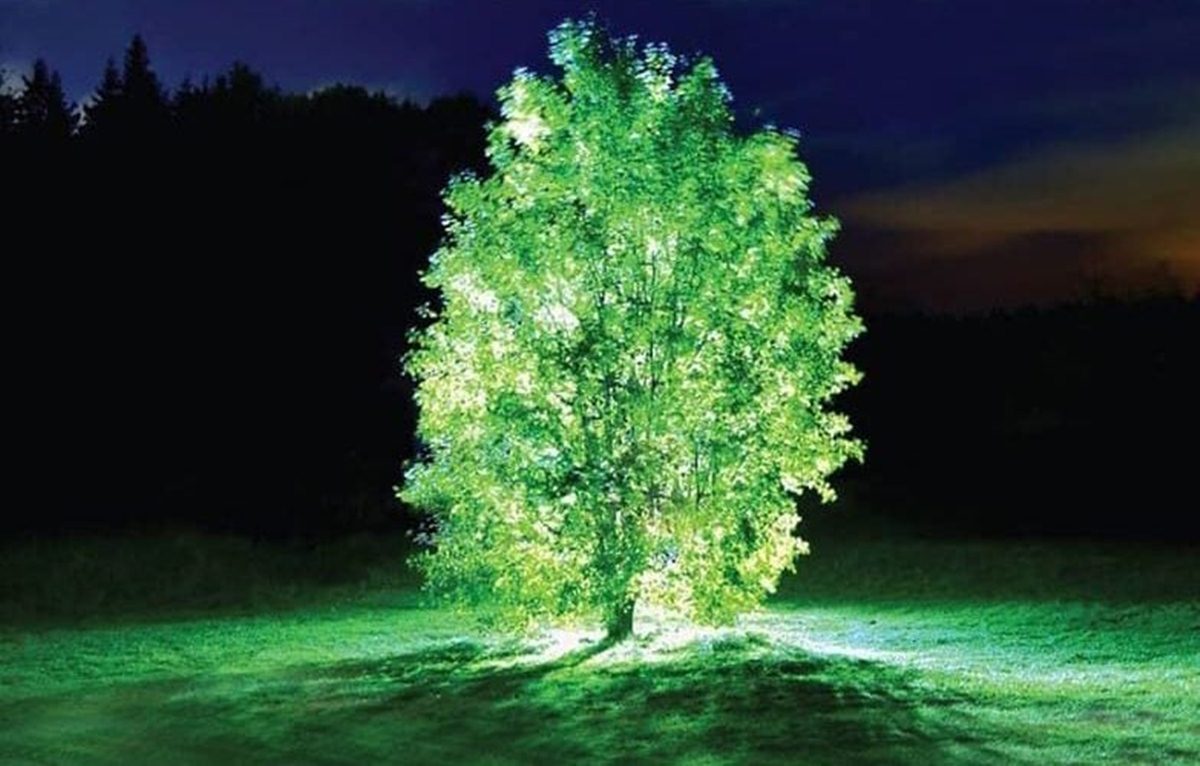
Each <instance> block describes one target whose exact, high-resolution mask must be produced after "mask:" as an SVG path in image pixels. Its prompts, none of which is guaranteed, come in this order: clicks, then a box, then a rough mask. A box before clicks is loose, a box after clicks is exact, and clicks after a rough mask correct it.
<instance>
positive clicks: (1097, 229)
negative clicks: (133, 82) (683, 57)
mask: <svg viewBox="0 0 1200 766" xmlns="http://www.w3.org/2000/svg"><path fill="white" fill-rule="evenodd" d="M589 10H595V11H596V12H597V13H598V14H599V15H600V16H601V18H603V19H605V20H607V21H608V22H609V24H610V26H611V27H612V28H613V29H614V31H617V32H620V33H637V34H638V35H639V36H640V37H641V38H643V39H645V40H650V41H662V42H666V43H668V44H670V45H671V47H672V48H673V49H675V50H676V51H677V52H681V53H688V52H694V51H702V52H704V53H707V54H709V55H711V56H713V58H714V59H715V60H716V63H717V65H718V67H719V68H720V70H721V71H722V73H723V75H724V77H725V80H726V82H727V84H728V85H729V86H730V88H731V89H732V91H733V93H734V97H735V107H736V108H737V110H738V112H739V115H740V116H741V117H743V118H744V122H745V123H746V124H751V125H752V124H755V123H761V122H772V123H775V124H777V125H780V126H782V127H794V128H798V129H799V130H800V131H801V132H802V134H803V135H804V136H805V140H804V144H803V152H804V155H805V159H806V160H807V161H808V163H809V165H810V167H811V169H812V170H813V172H814V175H815V176H816V179H817V181H816V187H815V197H816V201H817V203H818V206H819V208H820V209H821V210H822V211H824V212H827V213H832V214H834V215H836V216H838V217H839V218H841V219H842V221H843V225H844V233H843V235H842V237H841V238H840V240H839V241H838V243H837V245H836V246H835V257H836V258H837V260H838V261H839V262H841V263H843V264H844V265H845V266H846V268H847V269H848V270H849V271H850V272H851V273H852V274H855V275H856V276H862V277H863V280H862V281H863V284H864V286H865V287H866V288H867V289H869V290H871V291H872V293H873V294H874V295H873V297H874V298H875V299H876V300H880V301H886V302H888V303H891V304H897V305H904V306H921V307H932V308H943V309H944V308H950V309H973V308H986V307H991V306H996V305H1011V304H1019V303H1024V302H1030V301H1035V302H1036V301H1054V300H1058V299H1062V298H1068V297H1072V296H1079V295H1082V294H1086V293H1087V292H1088V291H1091V290H1094V289H1097V288H1099V289H1118V290H1120V289H1131V288H1141V287H1144V286H1152V285H1157V284H1161V283H1163V282H1165V281H1172V282H1175V283H1177V284H1182V285H1183V286H1184V287H1185V288H1186V289H1188V290H1189V291H1193V292H1194V291H1196V290H1198V289H1200V223H1198V221H1200V2H1195V1H1194V0H1185V1H1180V2H1171V1H1170V0H1119V1H1118V0H1090V1H1085V0H1007V1H1006V2H984V1H983V0H877V1H875V2H867V1H859V0H808V1H792V2H784V1H783V0H691V1H690V2H682V1H673V0H655V1H654V2H632V1H630V2H590V3H589V2H565V1H556V0H536V1H530V2H519V1H517V0H509V1H507V2H500V1H499V0H486V1H485V0H273V1H272V2H259V1H255V0H169V1H168V0H156V1H154V2H151V1H150V0H141V1H139V0H0V65H2V66H4V67H5V68H7V69H9V70H10V71H20V70H22V69H23V68H25V67H27V66H28V64H29V62H30V61H31V60H32V59H33V58H35V57H38V56H42V57H45V58H46V59H48V60H49V61H50V63H51V65H52V66H54V67H56V68H58V69H59V70H61V72H62V74H63V76H64V79H65V82H66V84H67V87H68V89H69V91H70V93H71V94H72V96H73V97H75V98H78V99H82V98H84V97H86V94H87V93H88V91H89V90H90V89H91V88H92V87H93V86H94V84H95V83H96V81H97V80H98V79H99V76H100V72H101V69H102V67H103V64H104V60H105V58H106V57H108V56H110V55H114V56H119V55H120V52H121V51H122V50H123V48H124V47H125V45H126V44H127V43H128V40H129V38H130V36H131V35H132V34H133V33H134V32H141V33H142V34H143V35H144V36H145V38H146V40H147V42H148V44H149V46H150V51H151V56H152V59H153V61H154V63H155V66H156V68H157V70H158V71H159V73H160V75H162V77H163V79H164V80H165V81H166V82H167V83H168V84H170V85H175V84H177V83H178V82H179V81H180V80H181V79H182V78H183V77H184V76H185V75H189V74H190V75H191V76H193V77H194V78H197V79H199V78H200V77H202V76H203V75H204V74H206V73H214V72H217V71H219V70H220V69H222V68H224V67H226V66H227V65H228V64H229V63H230V62H231V61H232V60H234V59H241V60H244V61H247V62H248V63H250V64H251V65H252V66H254V67H255V68H257V69H259V70H260V71H262V72H263V73H264V74H265V75H266V77H267V79H268V80H271V81H275V82H278V83H279V84H280V85H281V86H283V87H284V88H286V89H290V90H308V89H310V88H313V87H317V86H320V85H324V84H330V83H333V82H336V81H342V82H353V83H359V84H364V85H368V86H370V87H373V88H383V89H386V90H388V91H390V92H392V93H394V94H396V95H398V96H410V97H413V98H417V99H427V98H429V97H430V96H432V95H436V94H441V93H449V92H454V91H459V90H469V91H473V92H475V93H477V94H481V95H488V94H491V93H492V92H493V91H494V90H495V88H496V87H497V86H498V85H500V84H501V83H502V82H503V81H504V80H505V79H506V78H507V77H508V76H509V75H510V74H511V72H512V70H513V68H515V67H517V66H522V65H524V66H529V67H531V68H534V69H539V70H546V69H547V68H548V62H547V61H546V58H545V47H546V46H545V33H546V31H547V30H548V29H549V28H551V27H552V26H553V25H554V24H555V23H557V22H558V21H559V20H561V19H562V18H564V17H568V16H574V17H578V16H582V15H583V14H585V13H586V12H588V11H589Z"/></svg>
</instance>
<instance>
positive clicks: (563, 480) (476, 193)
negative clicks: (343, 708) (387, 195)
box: [401, 22, 862, 639]
mask: <svg viewBox="0 0 1200 766" xmlns="http://www.w3.org/2000/svg"><path fill="white" fill-rule="evenodd" d="M550 55H551V59H552V60H553V61H554V63H555V64H557V65H558V66H559V67H560V68H561V70H562V76H561V78H560V79H554V78H549V77H542V76H537V75H534V74H532V73H529V72H527V71H524V70H518V71H517V72H516V74H515V76H514V78H513V80H512V82H511V83H509V84H508V85H507V86H505V87H504V88H502V89H501V90H500V92H499V96H500V100H501V104H502V115H503V119H502V120H501V121H500V122H499V123H498V124H496V125H493V126H491V128H490V135H489V148H488V156H489V158H490V161H491V164H492V167H493V169H494V172H493V173H492V175H491V176H490V177H488V178H487V179H481V178H477V177H474V176H471V175H465V176H461V177H458V178H456V179H454V180H453V181H452V182H451V183H450V185H449V187H448V188H447V190H446V193H445V198H446V203H447V206H448V210H449V213H448V214H447V216H446V219H445V227H446V232H445V239H444V242H443V245H442V247H441V248H440V249H439V250H438V251H437V252H436V253H435V254H434V256H433V257H432V259H431V263H430V267H429V269H428V271H427V272H426V273H425V275H424V281H425V283H426V284H427V285H428V286H430V287H431V288H434V289H436V290H438V291H440V294H441V297H442V305H441V307H440V308H439V309H437V310H433V309H431V310H430V312H431V314H432V317H433V321H432V322H431V324H430V325H429V326H428V327H427V328H426V329H424V330H422V331H420V332H418V333H415V335H414V338H413V340H414V349H413V351H412V352H411V353H410V355H409V357H408V359H407V369H408V371H409V373H410V374H411V375H412V376H413V377H414V378H415V379H416V381H417V382H418V389H417V402H418V404H419V406H420V422H419V427H418V433H419V436H420V438H421V439H422V441H423V443H424V444H425V445H426V447H427V454H426V455H425V456H424V459H423V460H422V461H420V462H418V463H417V464H415V465H413V466H411V467H410V468H409V471H408V475H407V481H406V486H405V488H404V490H403V491H402V492H401V497H402V498H403V499H404V500H405V501H407V502H408V503H410V504H412V505H414V506H416V507H419V508H422V509H425V510H426V511H427V512H429V514H430V516H431V517H432V529H433V532H432V543H433V545H432V548H431V549H430V550H428V551H426V552H424V553H423V554H421V555H420V556H419V557H418V565H419V566H420V567H421V568H422V570H423V571H424V573H425V574H426V577H427V582H428V585H429V586H430V587H431V588H433V589H434V590H435V591H437V592H441V593H444V594H447V595H449V596H451V597H453V598H455V599H456V600H459V601H466V602H469V603H483V604H487V605H490V606H493V607H496V608H497V609H496V611H497V612H498V613H499V615H500V616H501V617H502V618H506V619H508V620H510V621H513V622H517V623H528V622H541V621H545V620H548V619H553V618H557V617H580V616H592V617H597V618H600V619H603V621H604V622H605V624H606V626H607V628H608V631H609V636H610V637H611V638H613V639H619V638H622V637H623V636H625V635H627V634H628V633H629V632H630V630H631V629H632V620H633V610H634V605H635V603H647V604H655V605H658V606H661V607H665V608H668V609H671V610H674V611H677V612H682V613H683V614H686V615H688V616H690V617H691V618H693V619H696V620H698V621H701V622H710V623H712V622H721V621H727V620H728V619H730V618H732V616H734V615H735V614H737V613H739V612H742V611H745V610H747V609H750V608H752V607H754V606H755V605H757V604H758V603H759V602H761V600H762V599H763V598H764V596H765V595H766V594H767V593H769V592H771V591H772V590H773V589H774V587H775V585H776V582H777V580H778V578H779V576H780V574H781V573H782V572H783V571H784V570H788V569H790V568H791V567H792V566H793V565H794V559H795V557H796V555H797V554H800V553H804V552H805V551H806V549H807V546H806V544H805V543H804V542H803V541H802V540H801V539H800V538H798V537H797V536H796V534H795V533H796V527H797V524H798V523H799V521H800V518H799V516H798V515H797V512H796V498H797V497H798V496H799V495H801V494H803V493H807V492H813V493H815V494H816V495H817V496H818V497H820V498H821V499H822V500H825V501H828V500H831V499H833V497H834V491H833V489H832V488H831V487H830V485H829V483H828V480H827V479H828V477H829V475H830V474H831V473H832V472H833V471H835V470H836V469H837V468H839V467H840V466H842V465H843V464H844V463H845V462H846V461H847V460H848V459H851V458H859V457H860V456H861V454H862V445H861V443H860V442H858V441H856V440H854V439H852V438H850V436H849V431H850V424H849V422H848V420H847V419H846V418H845V417H844V416H843V415H841V414H838V413H835V412H832V411H830V410H829V409H828V406H829V402H830V398H831V397H833V396H834V395H835V394H836V393H838V392H839V391H841V390H842V389H844V388H846V387H847V386H849V385H851V384H853V383H854V382H856V381H857V380H858V377H859V374H858V372H857V371H856V370H855V369H854V368H853V367H852V366H851V365H850V364H849V363H847V362H846V361H844V360H843V359H842V358H841V353H842V350H843V348H844V346H845V345H846V344H847V342H848V341H850V340H851V339H852V338H853V337H854V336H855V335H857V334H858V333H859V332H860V331H861V329H862V325H861V323H860V321H859V319H858V318H857V317H856V316H855V315H854V314H853V313H852V301H853V294H852V292H851V287H850V283H849V281H848V280H847V279H846V278H845V277H843V276H841V275H839V273H838V272H837V271H836V270H835V269H833V268H832V267H830V266H829V265H827V264H826V263H825V251H826V243H827V242H828V241H829V239H830V237H831V236H832V235H833V233H834V231H835V229H836V222H834V221H832V220H831V219H828V218H818V217H815V216H814V215H813V214H812V211H811V204H810V203H809V201H808V199H807V196H806V189H807V186H808V182H809V176H808V173H807V171H806V169H805V167H804V166H803V165H802V164H801V163H800V162H799V161H798V160H797V159H796V152H795V150H796V140H795V138H794V137H792V136H790V135H788V134H785V133H780V132H778V131H775V130H770V129H768V130H763V131H760V132H758V133H755V134H754V135H750V136H739V135H736V134H735V133H734V132H733V129H732V122H733V120H732V115H731V112H730V109H729V100H730V97H729V94H728V91H727V90H726V89H725V87H724V85H723V84H722V83H721V81H720V80H719V79H718V76H717V72H716V69H715V67H714V65H713V63H712V62H711V61H710V60H708V59H700V60H698V61H696V62H694V63H692V64H690V65H687V64H686V62H680V61H678V60H677V59H676V58H675V57H674V56H672V55H671V53H670V52H669V51H668V50H667V49H666V48H665V47H662V46H658V45H649V46H646V47H644V48H642V49H640V50H639V48H638V47H637V46H636V44H635V42H634V40H633V39H632V38H625V39H614V38H611V37H609V36H607V35H606V34H604V33H603V32H602V31H601V30H600V29H598V28H597V27H596V26H595V25H594V24H592V23H575V22H566V23H564V24H562V25H561V26H559V27H558V28H557V29H556V30H554V31H553V32H552V33H551V35H550Z"/></svg>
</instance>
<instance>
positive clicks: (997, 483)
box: [0, 39, 1200, 537]
mask: <svg viewBox="0 0 1200 766" xmlns="http://www.w3.org/2000/svg"><path fill="white" fill-rule="evenodd" d="M22 85H23V87H21V88H17V89H16V90H15V91H13V92H8V93H5V94H3V95H2V96H0V168H2V172H3V178H4V180H5V183H4V185H3V187H4V194H5V200H4V204H3V205H0V222H2V223H3V228H2V231H3V234H2V237H3V240H2V241H3V245H2V252H3V254H4V256H5V257H4V263H5V267H6V269H7V270H8V278H7V279H6V285H7V292H8V295H9V300H8V305H9V306H10V310H9V312H8V326H9V337H10V338H11V341H10V342H11V345H12V350H11V352H10V353H9V354H6V357H7V359H6V361H7V362H8V364H6V365H5V366H6V369H7V377H8V378H9V380H10V383H11V384H12V385H11V389H10V390H11V391H12V392H13V393H12V394H10V399H9V404H10V409H9V413H8V414H9V422H10V423H11V424H12V425H13V427H12V428H11V429H9V431H8V432H9V434H10V440H9V443H10V444H11V445H12V447H13V448H14V451H15V453H16V454H17V455H18V457H17V462H16V464H15V466H12V467H11V468H12V470H13V475H14V476H15V477H16V482H17V483H16V486H14V487H13V488H12V490H11V492H10V493H9V498H10V500H9V502H8V503H7V505H9V510H8V512H7V513H6V514H5V515H4V517H5V522H4V523H5V525H6V526H7V528H8V530H9V531H10V532H13V533H18V532H28V531H37V532H50V531H79V530H86V529H93V528H106V529H108V528H114V527H116V528H121V527H126V526H130V525H133V526H144V525H147V524H151V525H153V524H159V523H184V524H192V525H198V526H201V527H206V528H215V529H233V530H238V531H245V532H251V533H254V534H260V535H291V534H306V535H308V534H330V533H334V532H340V531H350V530H364V529H383V528H398V527H404V526H405V525H407V524H409V523H411V520H410V519H409V517H407V516H406V514H405V512H404V510H403V509H402V508H400V507H399V506H398V504H397V502H396V501H395V500H394V499H393V497H392V486H393V485H394V484H396V483H397V482H398V481H399V478H400V472H401V464H402V461H403V460H404V459H405V458H407V457H408V456H410V455H411V454H412V452H413V449H414V447H415V444H414V439H413V435H412V431H413V420H414V409H413V406H412V403H411V396H410V394H411V390H410V387H409V385H408V383H407V381H406V380H404V378H403V377H402V376H401V374H400V371H399V365H398V359H399V356H400V355H401V353H402V352H403V350H404V346H405V337H406V331H407V329H408V328H409V327H410V326H411V325H412V323H413V322H414V321H415V320H416V316H415V313H414V309H415V307H416V306H417V305H418V304H420V303H421V302H423V301H424V300H426V299H427V298H428V296H426V295H424V294H423V291H422V288H421V287H420V285H419V283H418V282H417V280H416V274H417V272H418V270H419V269H421V268H422V267H423V265H424V264H425V263H426V259H427V257H428V255H429V253H430V252H432V251H433V249H434V248H435V247H436V243H437V239H438V235H439V219H440V215H441V212H442V211H441V202H440V197H439V191H440V189H441V188H442V186H443V185H444V184H445V182H446V180H447V179H448V178H449V177H450V175H451V174H453V173H454V172H456V171H460V170H463V169H467V168H473V169H475V170H477V171H479V172H484V171H485V162H484V155H483V149H484V124H485V122H486V121H487V120H488V119H490V118H491V117H492V116H493V115H492V112H491V107H490V106H489V105H488V104H486V103H484V102H481V101H479V100H477V99H475V98H473V97H471V96H455V97H449V98H440V99H436V100H434V101H432V102H430V103H429V104H428V105H425V106H420V105H417V104H413V103H409V102H399V101H397V100H395V99H393V98H390V97H388V96H386V95H384V94H381V93H372V92H368V91H367V90H365V89H363V88H360V87H355V86H333V87H328V88H324V89H321V90H318V91H315V92H313V93H309V94H292V93H284V92H281V91H280V90H279V89H278V88H276V87H272V86H270V85H268V84H267V82H266V81H265V80H264V79H263V77H262V76H261V75H260V74H258V73H257V72H255V71H253V70H252V69H251V68H249V67H248V66H246V65H244V64H234V65H233V66H232V67H230V69H229V70H228V71H226V72H223V73H221V74H220V75H217V76H215V77H212V78H211V79H205V80H203V81H200V82H184V83H181V84H179V85H178V86H177V87H175V88H173V89H168V88H167V87H166V86H165V85H164V84H163V83H162V82H160V81H159V79H158V78H157V77H156V76H155V74H154V70H153V67H152V66H151V62H150V57H149V54H148V52H147V51H146V47H145V45H144V44H143V43H142V41H141V40H140V39H135V40H134V41H133V43H132V44H131V45H130V47H129V48H128V50H127V51H126V52H125V55H124V57H123V59H122V60H120V61H113V62H110V63H109V65H108V66H107V67H106V69H105V70H104V72H103V73H102V74H101V75H100V77H99V79H98V81H97V86H96V89H95V92H94V93H93V94H92V96H91V97H90V98H89V99H88V100H87V103H86V104H85V105H84V106H83V107H82V109H78V110H77V109H75V107H74V105H72V104H70V103H68V101H67V99H66V97H65V95H64V93H63V90H62V86H61V82H60V80H59V78H58V76H57V74H56V73H55V72H54V71H53V70H52V68H51V67H50V66H48V65H46V64H45V63H43V62H38V63H37V64H36V65H35V66H34V68H33V70H32V71H31V72H30V73H28V74H27V75H26V76H25V77H24V80H23V83H22ZM835 254H836V247H835ZM867 287H869V286H867ZM867 292H869V290H868V291H867ZM864 308H865V310H866V312H867V316H866V319H867V324H868V327H869V332H868V334H867V335H866V336H864V338H863V339H862V340H860V341H859V342H858V343H857V344H856V346H855V348H854V351H853V355H854V357H855V358H856V360H857V361H858V362H859V364H860V366H861V367H862V368H863V369H864V371H865V372H866V375H867V378H866V382H865V383H864V384H863V386H862V387H861V388H859V389H858V390H856V391H854V392H853V393H851V394H849V395H847V397H846V400H845V405H846V407H847V408H848V409H849V411H850V413H851V416H852V417H853V418H854V420H855V422H856V425H857V427H858V430H859V431H860V433H862V434H863V435H864V436H865V438H866V439H867V440H868V441H869V443H870V448H869V451H868V461H867V463H866V465H864V466H862V467H857V468H854V469H852V470H850V471H849V472H847V473H846V474H845V475H844V477H843V479H842V480H841V481H840V482H839V486H842V487H844V488H846V490H847V491H846V497H847V504H846V506H847V507H846V513H848V514H850V513H855V512H857V511H858V510H859V509H870V513H874V514H880V515H885V516H889V517H892V518H894V519H895V520H897V521H900V522H903V523H905V524H909V525H915V526H916V527H917V528H918V529H920V530H923V531H929V532H936V531H938V530H941V531H946V532H952V533H956V534H957V533H966V534H976V533H988V534H992V533H998V534H1011V533H1044V532H1055V533H1062V534H1071V535H1081V536H1095V535H1111V534H1122V535H1127V534H1142V535H1145V536H1167V537H1170V536H1178V535H1180V534H1187V535H1191V536H1193V537H1195V536H1196V534H1197V530H1198V529H1200V523H1198V522H1197V521H1196V512H1195V511H1194V510H1193V506H1194V505H1195V500H1194V496H1193V494H1192V491H1191V489H1190V486H1191V476H1190V475H1189V474H1190V469H1191V467H1192V465H1191V464H1192V462H1193V461H1192V455H1193V454H1194V447H1193V446H1192V445H1191V439H1192V437H1193V436H1194V435H1195V433H1196V426H1197V416H1196V405H1195V396H1196V392H1197V391H1200V369H1198V363H1197V359H1196V356H1197V355H1196V346H1197V344H1196V339H1197V338H1198V337H1200V335H1198V332H1197V331H1198V330H1200V302H1198V301H1197V300H1196V299H1193V300H1191V301H1185V300H1184V299H1182V298H1172V297H1156V298H1148V299H1144V300H1139V301H1135V302H1114V301H1097V302H1094V303H1092V304H1089V305H1078V306H1072V307H1063V308H1059V309H1053V310H1028V311H1022V312H1017V313H1013V314H996V315H993V316H987V317H967V318H955V317H947V316H891V315H873V314H872V313H871V308H872V307H871V306H869V305H868V306H866V307H864ZM17 497H20V500H19V501H17V500H16V499H15V498H17Z"/></svg>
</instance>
